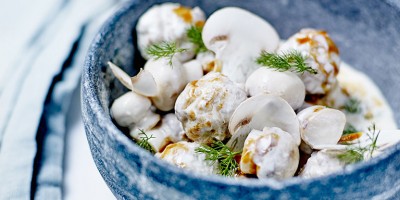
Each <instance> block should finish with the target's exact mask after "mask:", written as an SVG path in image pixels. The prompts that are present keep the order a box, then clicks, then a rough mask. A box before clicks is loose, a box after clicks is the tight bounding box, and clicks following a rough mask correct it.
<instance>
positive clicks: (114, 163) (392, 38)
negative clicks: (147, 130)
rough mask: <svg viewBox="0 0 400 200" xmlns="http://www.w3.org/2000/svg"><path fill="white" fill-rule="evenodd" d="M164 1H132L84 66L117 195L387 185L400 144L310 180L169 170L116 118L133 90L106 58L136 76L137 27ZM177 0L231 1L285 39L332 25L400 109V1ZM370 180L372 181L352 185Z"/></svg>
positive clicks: (88, 125)
mask: <svg viewBox="0 0 400 200" xmlns="http://www.w3.org/2000/svg"><path fill="white" fill-rule="evenodd" d="M161 2H165V1H154V0H153V1H140V0H137V1H131V2H129V3H127V4H126V5H125V6H124V7H123V8H122V9H121V10H119V11H118V12H117V13H116V14H115V15H114V16H113V17H112V18H111V19H109V20H108V22H107V23H106V24H105V25H104V26H103V28H102V29H101V31H100V33H99V34H98V35H97V36H96V38H95V40H94V42H93V44H92V46H91V49H90V51H89V53H88V56H87V59H86V63H85V68H84V71H83V77H82V80H83V81H82V110H83V119H84V123H85V129H86V132H87V137H88V141H89V144H90V148H91V151H92V154H93V157H94V159H95V162H96V165H97V167H98V169H99V171H100V173H101V174H102V176H103V178H104V179H105V181H106V182H107V184H108V185H109V187H110V188H111V190H112V191H113V192H114V194H115V195H116V196H117V197H120V198H135V197H136V198H140V197H143V198H145V197H151V198H156V197H157V195H161V193H163V195H166V196H162V197H164V198H166V197H173V195H179V196H182V197H188V198H189V197H190V198H192V197H194V198H196V197H199V198H206V197H210V198H211V197H212V198H215V197H221V198H223V197H226V198H234V197H244V195H248V196H246V197H249V198H265V197H268V196H270V195H281V196H280V197H285V195H288V196H287V197H301V196H304V195H306V196H309V197H310V196H311V197H312V196H313V195H315V197H318V195H320V194H321V189H322V188H324V187H326V184H328V185H331V186H332V187H333V188H337V190H336V191H333V190H332V191H327V192H326V194H327V195H335V194H337V193H338V191H339V192H340V191H342V190H344V191H348V190H349V188H352V189H353V191H354V192H353V193H352V194H351V193H350V194H348V195H350V196H351V195H353V196H354V195H359V196H360V195H361V196H365V197H367V196H369V195H370V194H368V193H365V192H364V193H362V190H360V188H362V187H369V186H370V185H369V184H370V183H371V182H373V181H374V180H375V181H378V182H382V179H380V177H379V176H378V175H379V174H376V173H379V170H382V169H384V167H385V166H386V165H391V164H392V163H393V162H395V161H397V163H398V164H397V165H396V166H397V168H396V169H397V171H398V169H399V168H400V167H399V165H400V164H399V163H400V158H399V157H400V156H399V148H400V147H399V146H400V145H396V147H394V148H392V149H391V150H390V151H389V152H388V153H387V154H386V155H384V156H382V157H380V158H378V159H374V160H372V161H371V162H367V163H363V164H358V165H355V167H354V169H349V170H347V171H346V172H345V173H344V174H334V175H331V176H328V177H323V178H318V179H312V180H307V181H303V180H300V179H296V178H295V179H293V180H289V181H286V182H279V183H278V182H275V181H254V180H245V181H236V180H231V179H224V178H221V177H202V176H197V175H192V174H190V173H187V172H185V171H184V172H182V171H180V170H179V169H177V168H173V167H170V166H169V165H167V164H165V163H164V162H161V161H159V160H157V159H156V158H154V157H153V156H151V155H150V154H149V153H147V152H146V151H143V150H142V149H140V148H138V147H137V146H136V145H135V144H134V142H132V141H131V140H130V139H129V138H128V137H127V136H126V135H124V134H123V133H122V132H121V131H120V129H118V127H116V126H115V125H114V123H112V120H111V117H110V113H109V107H110V105H111V103H112V101H113V100H114V99H116V98H117V97H119V96H120V95H121V94H123V93H124V92H126V91H127V90H126V89H125V88H124V87H123V86H122V85H121V84H120V83H119V82H118V81H117V80H116V79H115V78H114V76H113V75H112V73H111V71H110V70H109V69H108V67H107V66H106V63H107V61H112V62H114V63H115V64H117V65H118V66H121V67H122V68H123V69H124V70H125V71H126V72H128V73H129V74H130V75H134V74H136V73H137V72H138V69H139V68H140V67H142V66H143V65H144V62H145V61H144V60H143V58H141V56H140V54H139V53H138V50H137V48H136V33H135V26H136V23H137V20H138V18H139V17H140V15H141V14H143V13H144V12H145V11H146V10H147V9H148V8H149V7H150V6H151V5H153V4H155V3H161ZM176 2H180V3H181V4H183V5H186V6H192V7H193V6H199V7H200V8H202V9H203V10H204V11H205V12H206V14H207V15H210V13H212V12H213V11H215V10H217V9H219V8H222V7H226V6H238V7H242V8H245V9H247V10H249V11H251V12H253V13H256V14H258V15H260V16H261V17H262V18H264V19H266V20H267V21H269V22H270V23H271V24H272V25H273V26H274V27H275V28H276V30H277V31H278V33H279V34H280V36H281V38H283V39H286V38H288V37H289V36H290V35H292V34H294V33H296V32H297V31H298V30H300V29H301V28H304V27H312V28H318V29H325V30H327V31H328V33H329V34H330V35H331V37H332V38H333V40H334V41H335V42H336V44H337V45H338V47H339V49H340V56H341V58H342V60H344V61H345V62H347V63H349V64H350V65H352V66H354V67H355V68H357V69H360V70H362V71H363V72H364V73H366V74H367V75H369V76H370V77H372V79H373V81H374V82H375V83H376V84H377V85H378V86H379V87H380V89H381V90H382V92H383V94H384V96H385V97H386V98H387V100H388V101H389V104H390V106H391V107H392V108H393V110H394V111H397V110H400V103H399V101H398V99H399V97H400V93H399V92H397V91H398V90H399V89H398V88H399V83H400V81H399V78H398V77H400V67H399V63H400V57H399V55H400V37H399V33H400V23H398V22H399V21H400V11H399V7H397V6H394V5H391V4H389V3H386V2H381V1H373V0H371V1H359V3H358V4H355V3H354V2H350V1H327V0H321V1H308V0H280V1H272V0H271V1H262V2H261V1H258V0H248V1H240V0H233V1H232V0H231V1H227V0H219V1H213V0H203V1H201V0H198V1H195V0H189V1H184V0H181V1H176ZM132 66H133V67H132ZM394 114H395V118H396V122H397V124H400V112H394ZM382 163H384V164H385V165H383V164H382ZM367 172H370V173H369V174H368V173H367ZM366 177H369V178H370V181H368V182H365V183H361V184H358V185H354V184H353V183H354V181H356V180H363V179H365V178H366ZM395 177H396V176H395ZM397 177H398V175H397ZM386 179H387V180H386ZM391 180H392V179H390V177H389V178H385V180H384V181H386V182H387V183H392V182H391ZM346 184H348V185H347V186H346ZM343 185H345V186H346V187H347V189H346V188H344V186H343ZM385 186H386V185H382V186H376V185H375V186H374V187H373V188H372V189H371V190H372V192H376V193H380V192H382V191H385V190H386V188H385ZM310 188H311V189H314V190H310ZM205 191H207V192H205ZM221 191H223V192H222V193H221ZM187 194H190V195H189V196H187ZM138 195H139V196H138ZM282 195H283V196H282ZM350 196H347V197H350Z"/></svg>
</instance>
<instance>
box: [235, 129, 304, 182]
mask: <svg viewBox="0 0 400 200" xmlns="http://www.w3.org/2000/svg"><path fill="white" fill-rule="evenodd" d="M298 164H299V148H298V146H297V144H296V142H295V140H294V139H293V137H292V136H291V135H290V134H289V133H287V132H285V131H283V130H282V129H280V128H276V127H272V128H269V127H265V128H264V129H263V131H259V130H254V129H253V130H252V131H251V132H250V133H249V136H248V137H247V138H246V141H245V143H244V148H243V153H242V157H241V159H240V169H241V171H242V172H243V173H246V174H257V177H258V178H260V179H264V178H273V179H278V180H282V179H286V178H289V177H292V176H293V175H294V174H295V172H296V170H297V166H298Z"/></svg>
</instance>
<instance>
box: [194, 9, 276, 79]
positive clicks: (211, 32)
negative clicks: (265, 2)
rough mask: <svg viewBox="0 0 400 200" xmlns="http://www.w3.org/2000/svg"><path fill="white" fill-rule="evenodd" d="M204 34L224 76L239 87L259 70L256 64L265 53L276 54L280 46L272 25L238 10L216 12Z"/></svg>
mask: <svg viewBox="0 0 400 200" xmlns="http://www.w3.org/2000/svg"><path fill="white" fill-rule="evenodd" d="M202 33H203V34H202V36H203V41H204V44H205V46H206V47H207V48H208V49H210V50H211V51H213V52H214V53H215V56H216V59H218V60H219V62H221V63H222V73H223V74H225V75H227V76H228V77H229V78H230V79H231V80H232V81H234V82H238V83H244V82H245V81H246V78H247V77H248V76H249V75H250V74H251V73H252V72H253V71H254V70H255V69H257V68H258V67H259V66H258V65H257V64H256V63H255V62H254V60H255V58H256V57H257V56H258V55H259V54H260V52H261V51H262V50H265V51H269V52H274V51H275V50H276V49H277V48H278V45H279V42H280V41H279V36H278V34H277V32H276V31H275V29H274V28H273V27H272V26H271V25H270V24H269V23H268V22H266V21H265V20H264V19H262V18H260V17H259V16H257V15H255V14H253V13H251V12H249V11H246V10H244V9H241V8H235V7H226V8H222V9H220V10H217V11H216V12H214V13H213V14H212V15H211V16H210V17H209V18H208V20H207V21H206V23H205V25H204V28H203V32H202Z"/></svg>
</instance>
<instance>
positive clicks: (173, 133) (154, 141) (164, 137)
mask: <svg viewBox="0 0 400 200" xmlns="http://www.w3.org/2000/svg"><path fill="white" fill-rule="evenodd" d="M140 134H141V131H140V130H139V129H131V130H130V135H131V136H132V137H133V138H135V139H137V140H139V139H140V137H141V135H140ZM146 134H147V135H148V136H149V137H150V136H153V137H152V138H150V139H149V140H148V143H149V144H150V146H151V147H152V148H153V149H154V151H155V152H161V150H163V149H164V148H165V146H167V145H168V144H170V143H176V142H179V141H182V140H184V135H185V133H184V131H183V128H182V124H181V122H180V121H178V119H177V118H176V116H175V114H173V113H168V114H166V115H165V116H163V118H162V120H161V124H160V125H159V126H156V127H154V128H152V129H150V130H147V131H146Z"/></svg>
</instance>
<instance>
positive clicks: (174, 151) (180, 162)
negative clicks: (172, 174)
mask: <svg viewBox="0 0 400 200" xmlns="http://www.w3.org/2000/svg"><path fill="white" fill-rule="evenodd" d="M198 147H200V144H198V143H189V142H184V141H182V142H178V143H174V144H169V145H168V146H167V147H166V148H165V150H164V151H163V152H162V153H158V154H156V156H157V157H158V158H160V159H161V160H165V161H167V162H169V163H171V164H173V165H175V166H177V167H180V168H184V169H187V170H190V171H192V172H194V173H199V174H205V175H209V174H216V173H217V172H218V162H214V163H213V162H212V161H208V160H206V159H205V154H203V153H196V151H195V150H196V148H198Z"/></svg>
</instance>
